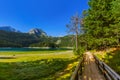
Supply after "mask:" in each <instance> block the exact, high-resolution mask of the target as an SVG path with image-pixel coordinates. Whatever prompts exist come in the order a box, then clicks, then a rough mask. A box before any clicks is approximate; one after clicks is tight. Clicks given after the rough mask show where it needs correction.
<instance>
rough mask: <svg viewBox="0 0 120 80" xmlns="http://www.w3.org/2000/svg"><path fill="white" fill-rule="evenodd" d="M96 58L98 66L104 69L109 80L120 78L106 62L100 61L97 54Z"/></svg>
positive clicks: (118, 79)
mask: <svg viewBox="0 0 120 80" xmlns="http://www.w3.org/2000/svg"><path fill="white" fill-rule="evenodd" d="M94 58H95V61H96V64H97V66H98V68H99V69H100V70H101V71H102V73H103V74H104V76H105V78H106V79H107V80H120V76H119V75H118V74H117V73H116V72H115V71H114V70H113V69H111V68H110V67H109V66H108V65H106V64H105V63H104V62H102V61H100V60H99V59H98V58H97V57H96V56H95V55H94Z"/></svg>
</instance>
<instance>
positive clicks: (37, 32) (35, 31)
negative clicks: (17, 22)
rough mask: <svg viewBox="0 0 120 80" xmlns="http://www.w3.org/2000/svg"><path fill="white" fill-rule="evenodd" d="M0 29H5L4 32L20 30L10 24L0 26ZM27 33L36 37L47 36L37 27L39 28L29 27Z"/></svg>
mask: <svg viewBox="0 0 120 80" xmlns="http://www.w3.org/2000/svg"><path fill="white" fill-rule="evenodd" d="M0 30H2V31H6V32H18V33H19V32H20V31H19V30H16V29H14V28H12V27H11V26H0ZM28 34H30V35H35V36H37V37H40V36H47V33H46V32H44V31H43V30H42V29H39V28H33V29H31V30H30V31H29V32H28Z"/></svg>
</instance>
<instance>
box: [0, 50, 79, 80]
mask: <svg viewBox="0 0 120 80" xmlns="http://www.w3.org/2000/svg"><path fill="white" fill-rule="evenodd" d="M1 54H2V55H1V57H0V80H69V78H70V76H71V74H72V72H73V71H74V68H75V66H76V65H77V63H78V60H77V56H75V55H74V54H73V52H72V51H43V52H42V51H32V52H30V51H28V52H4V53H2V52H1ZM3 54H6V55H3Z"/></svg>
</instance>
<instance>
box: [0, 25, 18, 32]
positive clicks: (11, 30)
mask: <svg viewBox="0 0 120 80" xmlns="http://www.w3.org/2000/svg"><path fill="white" fill-rule="evenodd" d="M0 30H2V31H7V32H20V31H19V30H16V29H14V28H12V27H11V26H0Z"/></svg>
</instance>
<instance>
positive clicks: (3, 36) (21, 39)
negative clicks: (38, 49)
mask: <svg viewBox="0 0 120 80" xmlns="http://www.w3.org/2000/svg"><path fill="white" fill-rule="evenodd" d="M38 41H39V39H37V37H35V36H32V35H29V34H27V33H16V32H6V31H0V47H28V46H29V45H30V44H32V43H34V42H38Z"/></svg>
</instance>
